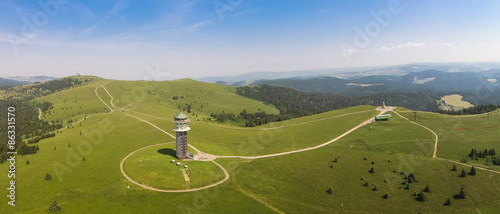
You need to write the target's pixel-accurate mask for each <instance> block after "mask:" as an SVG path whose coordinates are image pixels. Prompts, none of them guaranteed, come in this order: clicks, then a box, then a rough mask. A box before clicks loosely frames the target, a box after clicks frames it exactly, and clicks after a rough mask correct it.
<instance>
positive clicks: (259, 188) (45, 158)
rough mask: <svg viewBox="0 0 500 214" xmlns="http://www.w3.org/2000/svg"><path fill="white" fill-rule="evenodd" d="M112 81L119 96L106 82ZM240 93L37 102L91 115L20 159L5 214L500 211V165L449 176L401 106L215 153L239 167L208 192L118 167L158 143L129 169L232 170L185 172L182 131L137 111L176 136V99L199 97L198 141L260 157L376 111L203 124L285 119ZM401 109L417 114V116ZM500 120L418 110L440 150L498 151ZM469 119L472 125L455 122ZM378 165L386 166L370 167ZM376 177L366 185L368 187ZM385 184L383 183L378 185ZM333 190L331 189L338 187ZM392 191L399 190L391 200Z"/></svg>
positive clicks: (195, 165)
mask: <svg viewBox="0 0 500 214" xmlns="http://www.w3.org/2000/svg"><path fill="white" fill-rule="evenodd" d="M102 84H105V85H104V87H105V88H106V89H107V90H108V91H109V93H110V94H111V96H112V97H111V96H109V95H108V93H106V91H105V90H104V88H102V87H99V86H100V85H102ZM96 88H97V90H96ZM234 90H235V88H233V87H227V86H221V85H217V84H211V83H202V82H197V81H194V80H188V79H182V80H176V81H164V82H148V81H116V80H112V81H109V80H103V79H98V78H95V79H94V81H93V82H92V83H89V84H86V85H83V86H80V87H76V88H70V89H67V90H63V91H59V92H56V93H54V94H51V95H48V96H44V97H40V98H37V101H50V102H52V103H53V106H54V108H53V109H52V110H50V112H45V113H44V114H43V116H42V119H44V120H48V121H51V120H58V119H59V120H63V121H65V122H66V121H67V120H70V119H71V120H73V121H77V120H81V119H82V118H84V117H85V116H87V118H86V119H84V120H83V121H82V122H81V123H79V124H75V125H73V126H70V128H67V129H64V130H62V131H60V132H59V133H57V135H56V136H55V137H53V138H47V139H43V140H41V141H40V142H39V143H38V146H39V147H40V150H39V151H38V152H37V154H34V155H25V156H21V155H18V156H16V184H17V186H16V206H15V207H11V206H8V205H7V202H8V200H9V199H8V198H7V197H3V199H1V200H0V201H1V202H2V203H4V205H2V206H0V213H48V208H49V206H50V204H51V203H52V202H53V201H57V202H58V203H59V206H60V207H61V208H62V209H61V210H60V211H59V212H60V213H276V212H278V213H478V211H480V212H481V213H498V211H499V210H500V207H499V206H498V204H500V196H499V194H498V193H499V192H500V177H499V176H498V174H497V173H493V172H487V171H484V170H480V169H478V173H477V175H475V176H472V175H468V176H466V177H459V176H458V175H459V174H460V170H462V169H465V170H466V171H467V172H468V171H469V170H470V167H468V166H462V165H458V164H457V169H458V171H451V169H452V167H453V163H450V162H447V161H442V160H437V159H433V158H432V152H433V149H434V135H433V134H432V133H430V132H429V131H428V130H426V129H424V128H422V127H420V126H417V125H415V124H412V123H410V122H409V121H407V120H404V119H402V118H400V117H399V116H397V115H395V114H394V113H392V114H393V117H392V118H391V119H390V120H389V121H383V122H376V123H370V124H368V125H365V126H362V127H360V128H359V129H357V130H355V131H353V132H352V133H350V134H348V135H346V136H345V137H343V138H341V139H340V140H338V141H336V142H333V143H331V144H329V145H326V146H324V147H321V148H318V149H314V150H309V151H304V152H299V153H294V154H288V155H282V156H276V157H269V158H262V159H238V158H217V159H215V162H216V163H219V164H221V165H222V166H223V167H224V168H225V169H226V170H227V171H228V172H229V175H230V178H229V180H227V181H226V182H224V183H222V184H220V185H218V186H215V187H211V188H208V189H204V190H200V191H194V192H185V193H165V192H156V191H152V190H148V189H144V188H142V187H139V186H137V185H135V184H133V183H131V182H129V181H128V180H127V179H125V177H123V175H122V174H121V171H120V162H121V161H122V160H123V159H124V158H125V157H126V156H127V155H129V154H130V153H132V152H134V151H136V150H139V149H141V148H145V147H148V146H152V145H156V144H160V145H156V146H153V147H149V148H147V149H143V150H139V151H137V152H136V153H134V154H132V155H131V156H129V157H128V158H127V160H126V161H125V165H124V170H125V172H126V173H127V175H128V176H129V177H131V178H132V179H134V180H136V181H138V182H139V183H142V184H146V185H148V186H151V187H155V188H160V189H162V188H163V189H184V188H185V181H184V178H183V175H182V174H181V173H179V169H181V168H182V167H183V165H188V168H190V169H191V171H190V175H189V177H190V180H191V186H190V188H196V187H202V186H206V185H209V184H213V183H216V182H217V181H220V180H222V179H223V178H224V173H223V171H222V170H221V169H220V168H219V167H218V166H216V165H215V164H213V163H212V162H201V161H180V162H181V163H182V165H181V166H175V164H173V163H170V160H173V159H174V160H176V159H175V158H174V157H173V156H175V144H166V143H169V142H173V138H172V137H170V136H168V135H167V134H165V133H163V132H162V131H160V130H158V129H157V128H155V127H153V126H151V125H150V124H148V123H146V122H143V121H140V120H138V119H136V118H134V117H137V118H140V119H143V120H147V121H149V122H150V123H151V124H153V125H155V126H157V127H159V128H160V129H162V130H164V131H166V132H168V133H170V134H173V135H174V134H175V133H174V132H173V131H172V128H173V126H174V124H173V122H172V121H171V120H172V118H173V116H174V115H175V114H176V113H178V111H179V106H181V108H184V107H185V106H187V105H191V109H192V111H193V112H194V115H193V113H191V114H188V115H189V117H190V119H191V122H190V123H189V126H190V127H191V130H190V131H189V132H188V139H189V143H190V144H191V145H193V146H194V147H196V148H197V149H199V150H201V151H202V152H205V153H210V154H214V155H217V156H231V155H241V156H256V155H267V154H274V153H280V152H287V151H293V150H297V149H303V148H308V147H313V146H317V145H320V144H323V143H325V142H327V141H329V140H331V139H334V138H336V137H338V136H339V135H341V134H343V133H344V132H346V131H348V130H350V129H351V128H353V127H355V126H357V125H358V124H360V123H362V122H364V121H367V120H369V119H371V118H373V117H374V116H375V115H377V114H378V112H377V111H376V110H375V107H374V106H358V107H353V108H347V109H339V110H335V111H330V112H325V113H322V114H316V115H311V116H306V117H301V118H295V119H291V120H286V121H281V122H275V123H270V124H266V125H262V126H258V127H252V128H242V127H238V126H233V125H230V124H219V123H215V122H209V121H205V120H203V118H207V117H209V116H210V114H211V113H218V112H222V111H224V112H226V113H235V114H238V113H239V112H241V111H242V110H243V109H245V110H246V111H248V112H258V111H265V112H266V113H275V114H278V113H279V112H278V111H277V110H276V109H275V108H274V107H273V106H269V105H265V104H264V103H262V102H259V101H255V100H251V99H247V98H244V97H241V96H238V95H236V94H235V93H234ZM96 92H97V94H98V95H99V96H100V97H101V98H102V99H103V101H104V102H105V103H106V104H107V105H108V106H110V107H111V108H112V109H113V112H111V111H110V110H109V109H108V108H107V107H106V106H105V105H104V104H103V103H102V102H101V100H99V98H98V97H97V96H96V94H95V93H96ZM2 93H4V92H2ZM174 96H175V97H177V99H173V97H174ZM181 97H182V98H181ZM111 100H112V103H113V105H112V104H111ZM202 105H203V107H201V106H202ZM113 106H115V107H113ZM398 110H402V109H398ZM389 113H391V112H389ZM401 114H403V115H404V116H406V117H408V118H412V117H411V116H413V113H412V112H402V113H401ZM196 115H198V116H196ZM131 116H134V117H131ZM499 117H500V113H499V112H495V113H491V114H490V116H489V117H488V116H487V115H478V116H469V117H460V116H447V115H438V114H433V113H423V112H418V113H417V118H418V119H417V122H418V123H421V124H423V125H425V126H427V127H429V128H431V129H432V130H434V131H435V132H436V133H437V134H438V136H439V144H438V153H437V154H438V156H439V157H441V158H448V159H452V160H460V159H461V158H463V157H466V156H467V154H468V153H469V152H470V149H471V148H477V149H478V150H480V149H483V150H484V149H485V148H488V149H490V148H493V147H495V146H496V145H498V139H500V138H499V137H500V136H499V133H500V132H497V131H495V130H496V129H498V128H499V127H492V128H483V127H486V126H494V125H495V124H497V123H498V121H499V120H498V118H499ZM495 121H496V122H495ZM66 125H67V124H66V123H65V124H64V126H65V127H66ZM462 127H471V128H473V129H461V130H457V129H456V128H462ZM189 151H190V152H192V151H193V150H191V149H190V150H189ZM498 151H499V152H500V147H499V148H498ZM365 158H366V160H364V159H365ZM335 159H337V161H336V162H334V160H335ZM27 160H29V164H26V162H27ZM177 161H179V160H176V162H177ZM372 162H373V164H372ZM371 167H373V168H374V170H375V173H370V172H369V170H370V169H371ZM8 168H9V165H8V164H7V163H4V164H1V165H0V170H1V171H4V172H7V171H8ZM400 172H405V173H407V174H408V173H414V174H415V175H416V177H417V178H418V182H414V183H412V184H410V189H404V188H405V185H402V184H401V183H402V182H403V177H404V175H401V174H400ZM47 173H49V174H50V175H51V177H52V178H51V179H50V180H45V176H46V174H47ZM5 174H6V173H5ZM8 182H9V179H8V178H7V176H6V175H5V176H0V185H1V186H2V187H3V188H7V187H8V186H7V184H8ZM365 183H368V186H363V184H365ZM426 185H429V187H430V190H431V191H430V192H429V193H425V195H426V196H427V199H428V200H427V201H425V202H420V201H417V200H416V196H413V194H414V193H415V192H417V193H419V192H420V191H422V190H423V189H424V188H425V187H426ZM129 186H130V188H128V187H129ZM375 186H376V187H377V191H374V190H372V189H374V187H375ZM461 187H464V188H465V190H466V193H467V198H466V199H454V198H453V196H454V195H456V194H458V193H459V191H460V188H461ZM329 188H332V191H333V192H332V194H329V193H327V190H328V189H329ZM386 193H387V194H388V195H389V198H388V199H384V198H382V196H383V195H384V194H386ZM447 199H450V200H451V202H452V204H451V206H444V205H443V203H444V202H445V201H446V200H447Z"/></svg>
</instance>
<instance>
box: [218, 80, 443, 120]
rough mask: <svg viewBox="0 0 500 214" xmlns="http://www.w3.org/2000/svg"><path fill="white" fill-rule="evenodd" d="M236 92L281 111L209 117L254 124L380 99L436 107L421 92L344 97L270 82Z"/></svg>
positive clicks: (422, 107)
mask: <svg viewBox="0 0 500 214" xmlns="http://www.w3.org/2000/svg"><path fill="white" fill-rule="evenodd" d="M236 92H237V94H239V95H241V96H245V97H248V98H250V99H255V100H260V101H262V102H264V103H265V104H270V105H273V106H275V107H276V108H277V109H278V110H279V111H280V114H279V115H274V114H266V113H265V112H257V113H253V114H250V113H247V112H246V111H242V112H241V113H240V114H239V115H236V114H226V113H224V112H222V113H213V114H212V115H211V117H212V118H214V119H215V121H217V122H220V123H223V122H230V123H233V124H236V125H240V126H245V127H253V126H258V125H262V124H266V123H270V122H274V121H281V120H287V119H291V118H297V117H302V116H308V115H312V114H319V113H323V112H327V111H332V110H335V109H342V108H348V107H354V106H359V105H373V106H381V105H382V102H385V104H386V105H391V106H401V107H405V108H408V109H412V110H419V111H437V110H438V106H437V104H436V101H435V99H433V98H431V97H430V96H428V95H425V94H423V93H380V94H371V95H364V96H343V95H337V94H330V93H317V92H302V91H298V90H296V89H292V88H287V87H280V86H270V85H257V86H244V87H238V88H237V91H236Z"/></svg>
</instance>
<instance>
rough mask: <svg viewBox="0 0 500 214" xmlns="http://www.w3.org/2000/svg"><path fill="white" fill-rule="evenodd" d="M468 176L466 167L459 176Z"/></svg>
mask: <svg viewBox="0 0 500 214" xmlns="http://www.w3.org/2000/svg"><path fill="white" fill-rule="evenodd" d="M466 176H467V173H465V169H462V172H461V173H460V175H459V177H463V178H465V177H466Z"/></svg>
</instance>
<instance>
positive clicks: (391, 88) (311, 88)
mask: <svg viewBox="0 0 500 214" xmlns="http://www.w3.org/2000/svg"><path fill="white" fill-rule="evenodd" d="M252 84H253V85H273V86H283V87H290V88H294V89H297V90H299V91H306V92H324V93H335V94H342V95H368V94H377V93H406V92H421V93H424V94H428V95H431V96H433V97H435V98H436V99H439V97H440V96H443V95H446V94H460V95H462V96H463V97H464V100H467V101H469V102H471V103H473V104H475V105H477V104H499V103H500V69H494V70H488V71H481V72H476V73H472V72H453V73H450V72H444V71H438V70H427V71H421V72H411V73H408V74H406V75H403V76H392V75H377V76H367V77H361V78H357V79H340V78H336V77H314V78H308V79H300V78H287V79H277V80H259V81H255V82H253V83H252Z"/></svg>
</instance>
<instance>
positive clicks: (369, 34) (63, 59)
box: [0, 0, 500, 79]
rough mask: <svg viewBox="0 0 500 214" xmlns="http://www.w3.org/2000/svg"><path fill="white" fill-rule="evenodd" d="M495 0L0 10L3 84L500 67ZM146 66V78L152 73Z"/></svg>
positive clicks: (219, 1)
mask: <svg viewBox="0 0 500 214" xmlns="http://www.w3.org/2000/svg"><path fill="white" fill-rule="evenodd" d="M498 11H500V1H472V0H470V1H461V0H456V1H433V0H424V1H406V0H400V1H397V0H396V1H393V0H377V1H347V0H346V1H333V0H315V1H305V0H304V1H298V0H287V1H285V0H280V1H278V0H274V1H272V0H256V1H250V0H210V1H201V0H200V1H182V0H176V1H173V0H171V1H162V0H149V1H148V0H141V1H118V0H116V1H115V0H100V1H99V0H89V1H72V0H40V1H28V0H17V1H16V0H4V1H0V76H15V75H26V76H29V75H49V76H58V77H62V76H69V75H72V74H74V73H75V70H78V71H79V72H80V73H82V74H89V75H97V76H101V77H105V78H111V79H145V78H147V77H149V76H151V75H148V73H151V72H155V73H156V76H157V78H160V79H178V78H199V77H204V76H220V75H236V74H242V73H247V72H252V71H276V72H278V71H289V70H300V69H314V68H338V67H363V66H376V65H394V64H405V63H412V62H483V61H500V60H499V59H500V39H499V38H500V13H499V12H498ZM148 67H149V68H148Z"/></svg>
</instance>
